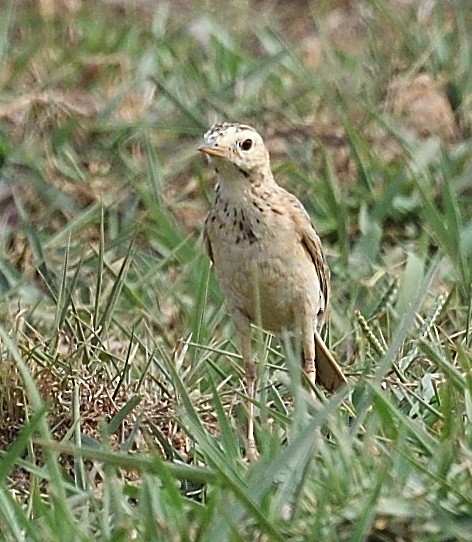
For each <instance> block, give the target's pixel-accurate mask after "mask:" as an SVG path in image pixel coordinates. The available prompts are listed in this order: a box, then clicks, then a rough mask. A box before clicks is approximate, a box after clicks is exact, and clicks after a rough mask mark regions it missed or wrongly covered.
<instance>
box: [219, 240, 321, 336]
mask: <svg viewBox="0 0 472 542" xmlns="http://www.w3.org/2000/svg"><path fill="white" fill-rule="evenodd" d="M225 241H226V242H223V243H221V244H218V243H216V245H217V246H218V245H219V247H220V250H218V249H217V250H215V253H214V263H215V268H216V273H217V276H218V280H219V283H220V286H221V289H222V290H223V293H224V294H225V297H226V299H227V302H228V305H229V307H230V309H231V311H232V312H234V311H239V312H240V313H241V314H242V315H243V316H246V317H247V318H248V319H249V320H250V321H251V322H252V323H254V324H260V325H261V326H262V327H263V328H265V329H266V330H268V331H272V332H274V333H279V332H281V331H284V330H293V329H295V328H297V327H299V326H300V325H301V322H302V319H303V318H304V317H305V316H308V317H310V318H312V319H313V320H314V321H316V316H317V314H318V312H319V310H320V309H322V306H321V304H322V303H323V301H322V298H321V296H320V287H319V280H318V275H317V273H316V269H315V267H314V265H313V262H312V261H311V259H310V257H309V255H308V254H307V252H306V251H305V250H304V248H303V246H302V245H301V244H300V243H296V242H294V240H292V239H289V240H287V241H289V242H287V243H284V242H279V241H280V239H276V238H274V239H273V240H272V239H269V240H267V239H265V240H264V241H260V242H254V243H253V244H249V243H247V242H244V243H241V244H239V245H236V244H232V243H228V242H227V239H226V240H225ZM272 241H273V242H272Z"/></svg>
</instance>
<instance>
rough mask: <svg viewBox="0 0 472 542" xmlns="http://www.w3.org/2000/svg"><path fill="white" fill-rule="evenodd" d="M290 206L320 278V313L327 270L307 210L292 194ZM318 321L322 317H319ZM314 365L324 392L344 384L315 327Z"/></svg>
mask: <svg viewBox="0 0 472 542" xmlns="http://www.w3.org/2000/svg"><path fill="white" fill-rule="evenodd" d="M290 200H291V203H292V205H291V208H292V209H293V214H292V219H293V221H294V223H295V226H296V228H297V231H298V233H299V235H300V238H301V242H302V244H303V246H304V247H305V250H306V251H307V252H308V254H309V255H310V257H311V260H312V262H313V265H314V266H315V269H316V272H317V274H318V279H319V281H320V288H321V292H322V294H323V296H324V301H325V306H324V313H325V314H326V311H327V309H328V304H329V301H330V272H329V267H328V266H327V264H326V261H325V257H324V253H323V248H322V247H321V241H320V238H319V237H318V234H317V233H316V231H315V228H314V227H313V224H312V223H311V221H310V217H309V216H308V213H307V212H306V211H305V209H304V208H303V206H302V204H301V203H300V202H299V201H298V200H297V199H296V198H295V197H293V196H291V197H290ZM321 320H322V318H321ZM319 323H322V322H319ZM315 364H316V380H317V381H318V382H319V383H320V384H322V385H323V386H324V387H325V388H326V389H327V390H328V391H336V390H337V389H339V388H341V387H342V386H344V385H346V384H347V380H346V377H345V376H344V374H343V372H342V370H341V368H340V367H339V365H338V364H337V363H336V360H335V359H334V357H333V354H332V353H331V352H330V350H329V348H328V347H327V346H326V344H325V342H324V341H323V339H322V338H321V335H320V334H319V333H318V331H316V330H315Z"/></svg>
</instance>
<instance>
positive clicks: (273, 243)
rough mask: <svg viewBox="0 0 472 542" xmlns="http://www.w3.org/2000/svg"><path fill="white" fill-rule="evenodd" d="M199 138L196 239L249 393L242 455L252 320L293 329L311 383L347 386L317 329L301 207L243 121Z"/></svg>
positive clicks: (319, 309) (319, 319)
mask: <svg viewBox="0 0 472 542" xmlns="http://www.w3.org/2000/svg"><path fill="white" fill-rule="evenodd" d="M203 141H204V142H203V144H202V145H200V146H199V147H198V150H199V151H200V152H202V153H204V154H205V155H207V156H208V158H209V162H210V163H211V164H212V165H213V166H214V169H215V172H216V176H217V183H216V185H215V195H214V201H213V204H212V206H211V208H210V210H209V212H208V215H207V217H206V219H205V223H204V228H203V239H204V245H205V249H206V252H207V254H208V256H209V257H210V259H211V261H212V263H213V266H214V268H215V271H216V275H217V279H218V282H219V285H220V288H221V290H222V292H223V294H224V296H225V298H226V302H227V305H228V308H229V312H230V314H231V316H232V320H233V323H234V326H235V330H236V334H237V337H238V339H239V346H240V349H241V355H242V358H243V362H244V366H245V379H246V390H247V395H248V421H247V433H246V439H247V441H246V446H247V456H248V458H249V459H254V458H257V457H258V451H257V446H256V442H255V435H254V401H255V391H256V388H255V385H256V371H255V365H254V361H253V357H252V356H253V353H252V345H251V325H252V324H255V325H257V326H259V327H262V328H263V329H265V330H266V331H268V332H271V333H273V334H280V333H283V332H288V333H297V332H298V334H299V336H301V343H302V348H301V350H302V352H303V369H304V371H305V373H306V375H307V377H308V379H309V381H310V382H311V383H312V384H315V382H318V383H321V384H322V385H323V386H324V387H325V388H326V389H327V390H328V391H332V392H334V391H336V390H338V389H340V388H341V387H343V386H345V385H346V384H347V379H346V377H345V376H344V374H343V372H342V370H341V368H340V367H339V365H338V364H337V362H336V361H335V359H334V357H333V355H332V354H331V352H330V351H329V349H328V348H327V346H326V344H325V343H324V341H323V339H322V337H321V335H320V328H321V326H322V325H323V323H324V320H325V317H326V313H327V309H328V305H329V302H330V271H329V267H328V265H327V263H326V258H325V255H324V252H323V249H322V246H321V241H320V238H319V236H318V234H317V232H316V230H315V228H314V226H313V223H312V221H311V220H310V217H309V215H308V213H307V211H306V209H305V208H304V207H303V205H302V203H301V202H300V201H299V200H298V199H297V198H296V197H295V196H294V195H293V194H292V193H290V192H288V191H287V190H285V189H284V188H283V187H282V186H280V185H279V184H278V183H277V182H276V180H275V179H274V176H273V174H272V171H271V165H270V157H269V151H268V149H267V147H266V145H265V143H264V140H263V138H262V136H261V135H260V134H259V133H258V132H257V131H256V130H255V129H254V128H253V127H252V126H249V125H247V124H241V123H232V122H223V123H217V124H214V125H213V126H212V127H211V128H210V129H209V130H208V131H207V132H206V133H205V135H204V138H203Z"/></svg>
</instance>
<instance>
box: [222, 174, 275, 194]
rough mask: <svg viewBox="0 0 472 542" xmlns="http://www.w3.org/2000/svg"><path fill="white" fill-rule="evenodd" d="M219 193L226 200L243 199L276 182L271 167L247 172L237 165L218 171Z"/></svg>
mask: <svg viewBox="0 0 472 542" xmlns="http://www.w3.org/2000/svg"><path fill="white" fill-rule="evenodd" d="M217 176H218V193H219V195H220V196H221V197H222V198H223V199H224V200H226V201H233V200H234V201H235V202H238V201H241V198H243V199H245V198H246V197H247V195H248V194H249V193H251V192H254V190H256V191H257V190H259V189H267V188H269V189H270V187H271V186H272V185H274V184H276V183H275V180H274V177H273V175H272V172H271V170H270V167H267V169H261V170H257V171H252V172H251V173H245V172H243V171H241V170H238V169H237V168H235V167H231V168H221V169H219V170H218V171H217Z"/></svg>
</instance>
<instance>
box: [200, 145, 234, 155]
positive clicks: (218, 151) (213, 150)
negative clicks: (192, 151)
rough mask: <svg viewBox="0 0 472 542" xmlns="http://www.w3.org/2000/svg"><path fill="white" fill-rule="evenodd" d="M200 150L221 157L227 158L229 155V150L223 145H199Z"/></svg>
mask: <svg viewBox="0 0 472 542" xmlns="http://www.w3.org/2000/svg"><path fill="white" fill-rule="evenodd" d="M198 150H199V151H200V152H204V153H205V154H209V155H210V156H219V157H221V158H225V157H227V156H228V150H227V149H224V148H222V147H216V146H212V145H200V147H198Z"/></svg>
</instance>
